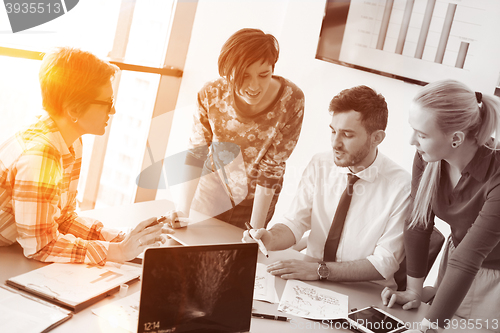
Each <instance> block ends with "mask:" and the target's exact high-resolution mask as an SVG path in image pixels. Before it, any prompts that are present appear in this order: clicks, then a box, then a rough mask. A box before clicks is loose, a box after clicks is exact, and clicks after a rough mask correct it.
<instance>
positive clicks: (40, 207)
mask: <svg viewBox="0 0 500 333" xmlns="http://www.w3.org/2000/svg"><path fill="white" fill-rule="evenodd" d="M81 156H82V141H81V139H78V140H76V141H75V143H74V144H73V145H72V146H71V147H69V148H68V147H67V145H66V143H65V142H64V140H63V137H62V135H61V133H60V132H59V129H58V128H57V126H56V124H55V123H54V121H53V120H52V119H51V118H50V117H48V116H45V117H43V118H41V119H40V120H39V121H38V122H36V123H35V124H33V125H31V126H29V127H28V128H27V129H25V130H22V131H20V132H18V133H17V134H15V135H14V136H13V137H11V138H10V139H8V140H7V141H6V142H4V143H3V144H2V145H1V146H0V246H6V245H10V244H12V243H13V242H15V241H16V240H17V241H18V242H19V243H20V244H21V246H22V247H23V249H24V255H25V256H26V257H28V258H32V259H36V260H40V261H44V262H71V263H93V264H101V265H102V264H104V263H105V262H106V257H107V252H108V247H109V242H110V241H112V242H118V241H121V240H122V239H123V237H124V234H123V233H120V232H118V231H116V230H111V229H106V228H103V225H102V223H101V222H99V221H96V220H94V219H90V218H84V217H79V216H78V215H77V214H76V213H75V208H76V193H77V187H78V179H79V176H80V166H81V160H82V158H81Z"/></svg>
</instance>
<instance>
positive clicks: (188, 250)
mask: <svg viewBox="0 0 500 333" xmlns="http://www.w3.org/2000/svg"><path fill="white" fill-rule="evenodd" d="M257 251H258V245H257V244H256V243H235V244H220V245H200V246H180V247H163V248H150V249H147V250H146V252H145V254H144V264H143V273H142V286H141V299H140V306H139V324H138V329H137V332H138V333H143V332H148V333H151V332H176V333H179V332H248V331H249V330H250V318H251V314H252V298H253V290H254V282H255V270H256V267H257Z"/></svg>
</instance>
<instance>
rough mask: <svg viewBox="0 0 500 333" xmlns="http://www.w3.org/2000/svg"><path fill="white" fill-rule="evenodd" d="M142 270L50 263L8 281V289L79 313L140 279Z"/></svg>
mask: <svg viewBox="0 0 500 333" xmlns="http://www.w3.org/2000/svg"><path fill="white" fill-rule="evenodd" d="M140 275H141V267H140V266H139V265H133V264H118V263H113V262H107V263H106V264H105V265H103V266H99V265H87V264H63V263H53V264H50V265H46V266H43V267H41V268H38V269H35V270H33V271H30V272H27V273H24V274H21V275H18V276H15V277H11V278H10V279H8V280H7V281H6V282H7V285H9V286H11V287H15V288H17V289H20V290H23V291H26V292H28V293H30V294H33V295H36V296H37V297H40V298H43V299H45V300H48V301H49V302H52V303H55V304H57V305H60V306H62V307H65V308H68V309H70V310H72V311H74V312H75V313H76V312H79V311H81V310H83V309H85V308H86V307H88V306H89V305H91V304H94V303H95V302H97V301H99V300H101V299H103V298H105V297H106V296H108V295H111V294H113V293H115V292H117V291H118V290H119V289H120V285H121V284H123V283H132V282H134V281H137V280H138V279H139V276H140Z"/></svg>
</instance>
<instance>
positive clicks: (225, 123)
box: [186, 76, 304, 201]
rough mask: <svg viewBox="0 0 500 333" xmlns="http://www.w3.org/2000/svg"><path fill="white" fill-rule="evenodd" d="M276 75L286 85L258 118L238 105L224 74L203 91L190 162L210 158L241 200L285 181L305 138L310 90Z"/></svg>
mask: <svg viewBox="0 0 500 333" xmlns="http://www.w3.org/2000/svg"><path fill="white" fill-rule="evenodd" d="M273 78H275V79H278V80H279V81H280V83H281V87H280V90H279V92H278V94H277V96H276V99H275V100H274V101H273V103H271V105H270V106H269V107H268V108H266V109H265V110H263V111H262V112H259V113H258V114H255V115H253V116H247V115H245V114H244V113H242V112H241V111H240V110H238V109H237V107H236V104H235V101H234V94H233V91H232V88H231V85H230V84H229V83H228V81H227V80H226V79H224V78H219V79H217V80H215V81H213V82H209V83H207V84H206V85H205V86H204V87H203V88H202V89H201V91H200V92H199V93H198V111H197V112H196V114H195V116H194V126H193V133H192V135H191V138H190V149H191V150H190V154H188V157H187V158H186V163H188V164H189V165H198V166H200V165H201V164H203V162H205V160H206V164H205V166H206V167H207V168H208V169H209V170H211V171H216V172H217V173H218V174H219V177H220V179H221V180H222V181H223V182H224V184H226V188H227V189H228V191H229V194H230V195H231V196H232V197H233V198H234V199H235V201H240V200H243V199H253V197H254V194H255V187H256V185H257V184H258V185H261V186H263V187H268V188H272V187H273V186H276V185H277V184H280V182H281V180H282V177H283V174H284V172H285V162H286V160H287V159H288V157H289V156H290V154H291V153H292V151H293V150H294V148H295V146H296V144H297V140H298V139H299V135H300V130H301V127H302V119H303V116H304V93H303V92H302V90H300V88H298V87H297V86H296V85H295V84H293V83H292V82H290V81H289V80H287V79H284V78H282V77H280V76H273ZM207 146H208V147H209V149H208V150H207ZM207 153H208V156H209V158H207ZM205 178H207V177H205ZM203 179H204V178H202V180H201V181H203ZM238 199H239V200H238Z"/></svg>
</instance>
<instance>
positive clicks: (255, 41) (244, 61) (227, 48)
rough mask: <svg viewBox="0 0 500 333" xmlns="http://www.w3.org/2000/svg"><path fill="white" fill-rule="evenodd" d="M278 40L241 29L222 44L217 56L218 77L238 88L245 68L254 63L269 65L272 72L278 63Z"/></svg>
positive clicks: (253, 30) (254, 31)
mask: <svg viewBox="0 0 500 333" xmlns="http://www.w3.org/2000/svg"><path fill="white" fill-rule="evenodd" d="M278 56H279V44H278V40H277V39H276V38H275V37H274V36H273V35H271V34H266V33H264V32H263V31H262V30H259V29H249V28H245V29H241V30H238V31H237V32H235V33H234V34H233V35H232V36H231V37H229V39H228V40H227V41H226V42H225V43H224V45H223V46H222V49H221V51H220V55H219V75H220V76H222V77H225V78H226V79H227V80H228V81H229V82H230V83H231V84H232V85H233V87H236V88H238V87H240V86H241V83H242V82H243V73H244V72H245V70H246V68H247V67H248V66H250V65H251V64H253V63H254V62H256V61H259V60H262V61H264V62H267V63H269V64H270V65H271V66H272V68H273V71H274V65H275V64H276V62H277V61H278Z"/></svg>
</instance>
